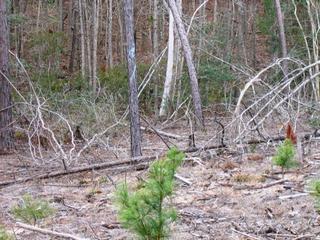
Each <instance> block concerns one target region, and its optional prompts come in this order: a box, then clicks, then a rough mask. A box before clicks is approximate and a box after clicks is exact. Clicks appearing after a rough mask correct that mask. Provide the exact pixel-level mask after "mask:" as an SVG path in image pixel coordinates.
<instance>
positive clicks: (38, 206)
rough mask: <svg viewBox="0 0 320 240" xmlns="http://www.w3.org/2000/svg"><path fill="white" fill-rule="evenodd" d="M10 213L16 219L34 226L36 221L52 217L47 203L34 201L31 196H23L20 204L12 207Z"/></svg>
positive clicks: (50, 208)
mask: <svg viewBox="0 0 320 240" xmlns="http://www.w3.org/2000/svg"><path fill="white" fill-rule="evenodd" d="M11 213H12V214H13V215H14V216H15V217H16V218H18V219H20V220H22V221H24V222H27V223H29V224H33V225H35V224H36V223H37V221H38V220H40V219H43V218H46V217H48V216H50V215H52V214H53V213H54V209H53V208H52V207H51V206H50V205H49V203H48V202H47V201H44V200H41V199H34V198H33V197H32V196H31V195H29V194H25V195H24V196H23V197H22V201H21V203H19V204H17V205H15V206H13V207H12V209H11Z"/></svg>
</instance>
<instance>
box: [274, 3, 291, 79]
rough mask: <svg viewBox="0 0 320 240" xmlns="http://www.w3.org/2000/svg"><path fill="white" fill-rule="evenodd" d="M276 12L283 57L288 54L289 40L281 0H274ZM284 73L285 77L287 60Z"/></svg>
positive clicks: (284, 63)
mask: <svg viewBox="0 0 320 240" xmlns="http://www.w3.org/2000/svg"><path fill="white" fill-rule="evenodd" d="M274 4H275V8H276V13H277V21H278V26H279V38H280V44H281V54H282V57H283V58H286V57H287V56H288V50H287V41H286V34H285V31H284V22H283V14H282V10H281V4H280V0H274ZM283 73H284V75H285V77H287V75H288V62H287V61H286V60H285V61H284V62H283Z"/></svg>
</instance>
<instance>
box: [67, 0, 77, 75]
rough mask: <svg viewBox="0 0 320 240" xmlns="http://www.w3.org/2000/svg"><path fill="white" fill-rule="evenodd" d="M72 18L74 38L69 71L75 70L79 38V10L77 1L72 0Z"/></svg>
mask: <svg viewBox="0 0 320 240" xmlns="http://www.w3.org/2000/svg"><path fill="white" fill-rule="evenodd" d="M71 4H72V11H71V12H72V19H71V32H72V40H71V52H70V59H69V72H71V73H72V72H73V66H74V56H75V51H76V40H77V21H76V20H77V11H76V2H75V0H73V1H72V3H71Z"/></svg>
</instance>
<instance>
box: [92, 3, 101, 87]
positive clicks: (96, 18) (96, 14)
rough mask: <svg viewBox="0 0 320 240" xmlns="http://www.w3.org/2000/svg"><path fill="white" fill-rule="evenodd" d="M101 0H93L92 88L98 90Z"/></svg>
mask: <svg viewBox="0 0 320 240" xmlns="http://www.w3.org/2000/svg"><path fill="white" fill-rule="evenodd" d="M99 14H100V0H94V2H93V39H92V41H93V43H92V45H93V46H92V89H93V92H94V93H95V92H96V91H97V48H98V33H99Z"/></svg>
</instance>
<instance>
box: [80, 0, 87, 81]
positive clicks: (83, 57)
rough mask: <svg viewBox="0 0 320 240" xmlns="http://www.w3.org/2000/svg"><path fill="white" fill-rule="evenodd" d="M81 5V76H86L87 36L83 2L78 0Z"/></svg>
mask: <svg viewBox="0 0 320 240" xmlns="http://www.w3.org/2000/svg"><path fill="white" fill-rule="evenodd" d="M78 5H79V18H80V38H81V76H82V78H84V77H85V75H86V57H85V51H86V49H85V35H84V22H83V8H82V0H78Z"/></svg>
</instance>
